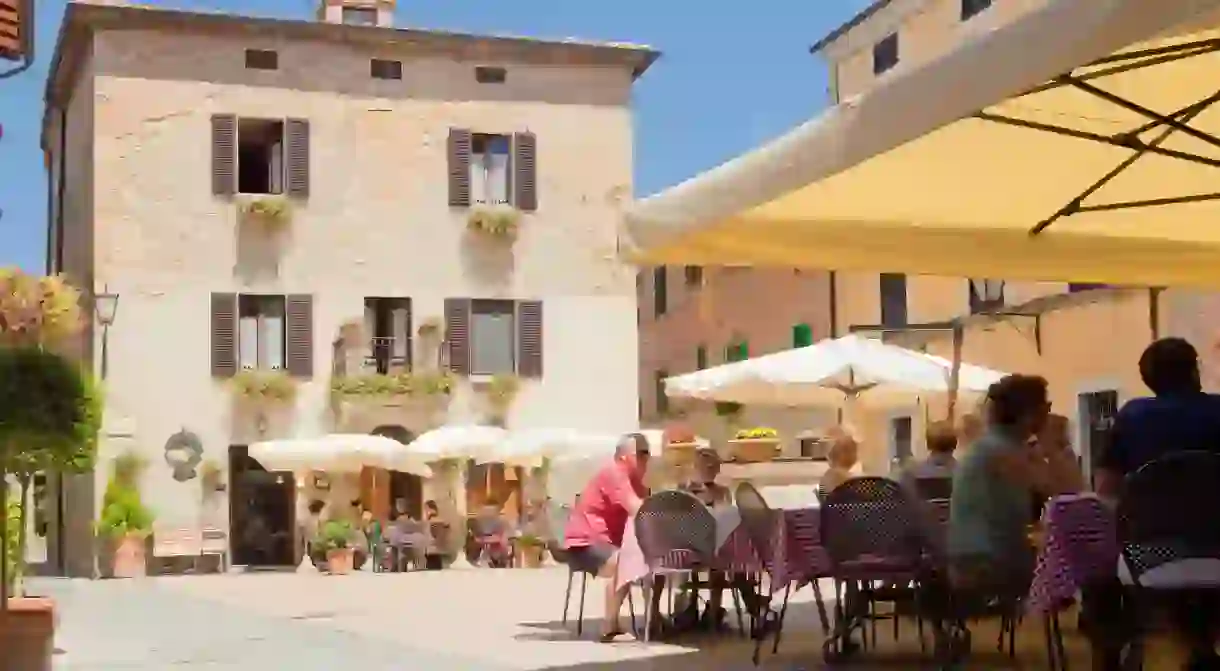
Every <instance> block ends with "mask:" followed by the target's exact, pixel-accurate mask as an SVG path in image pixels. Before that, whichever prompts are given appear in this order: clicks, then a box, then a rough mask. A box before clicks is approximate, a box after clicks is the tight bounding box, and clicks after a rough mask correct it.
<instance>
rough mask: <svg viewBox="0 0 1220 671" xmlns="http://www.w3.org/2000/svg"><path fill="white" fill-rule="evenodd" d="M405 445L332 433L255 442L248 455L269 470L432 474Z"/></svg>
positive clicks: (423, 475)
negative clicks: (373, 470)
mask: <svg viewBox="0 0 1220 671" xmlns="http://www.w3.org/2000/svg"><path fill="white" fill-rule="evenodd" d="M406 447H407V446H405V445H403V444H402V443H400V442H398V441H396V440H394V439H393V438H387V437H385V436H375V435H369V434H362V433H353V434H331V435H328V436H321V437H319V438H298V439H288V440H268V441H263V442H260V443H255V444H253V445H251V446H250V457H251V458H253V459H254V460H255V461H257V462H258V463H260V464H262V465H263V468H266V469H267V470H269V471H293V472H300V471H328V472H332V473H357V472H359V471H360V470H361V469H362V468H364V467H366V466H368V467H373V468H386V469H390V470H395V471H402V472H404V473H413V474H415V475H418V476H420V477H425V478H426V477H431V476H432V469H431V468H429V467H428V465H427V464H426V463H425V461H424V460H423V459H419V458H417V457H414V456H412V455H411V454H410V453H409V452H408V451H407V449H406Z"/></svg>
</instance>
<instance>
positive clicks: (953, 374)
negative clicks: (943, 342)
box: [948, 324, 966, 422]
mask: <svg viewBox="0 0 1220 671" xmlns="http://www.w3.org/2000/svg"><path fill="white" fill-rule="evenodd" d="M965 339H966V332H965V329H963V328H962V325H961V324H954V325H953V362H952V363H953V366H952V368H950V369H949V408H948V414H949V421H951V422H952V421H956V420H957V394H958V386H959V385H960V384H961V376H962V341H963V340H965Z"/></svg>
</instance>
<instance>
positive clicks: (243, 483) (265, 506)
mask: <svg viewBox="0 0 1220 671" xmlns="http://www.w3.org/2000/svg"><path fill="white" fill-rule="evenodd" d="M229 482H230V483H231V489H230V492H229V528H230V530H231V534H232V535H231V538H232V540H231V544H232V550H233V564H235V565H238V566H246V567H250V568H276V567H284V566H296V564H297V560H298V559H299V553H297V552H296V545H297V544H296V538H295V536H296V534H295V533H294V529H295V528H296V505H295V503H296V501H295V499H296V482H295V481H294V480H293V476H292V473H286V472H271V471H268V470H267V469H265V468H263V466H262V464H260V463H258V462H257V461H255V460H254V459H252V458H251V457H250V454H249V452H248V450H247V448H246V446H245V445H233V446H230V447H229Z"/></svg>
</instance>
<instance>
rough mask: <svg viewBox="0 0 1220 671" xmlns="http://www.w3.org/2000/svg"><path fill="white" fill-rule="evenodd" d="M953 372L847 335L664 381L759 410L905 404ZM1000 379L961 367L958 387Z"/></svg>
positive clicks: (936, 361)
mask: <svg viewBox="0 0 1220 671" xmlns="http://www.w3.org/2000/svg"><path fill="white" fill-rule="evenodd" d="M952 367H953V364H952V363H951V362H950V361H948V360H947V359H943V358H941V357H937V356H932V355H930V354H923V353H921V352H915V351H913V350H909V349H905V348H902V347H897V346H894V345H887V344H885V343H883V342H881V341H879V340H874V339H871V338H864V337H861V336H855V335H849V336H844V337H842V338H837V339H834V340H823V341H821V342H819V343H817V344H815V345H811V346H809V347H801V348H797V349H792V350H787V351H784V352H778V353H776V354H769V355H766V356H761V357H758V358H754V359H749V360H747V361H738V362H735V363H730V364H725V365H723V366H716V367H714V368H707V369H704V370H701V371H697V372H694V373H688V374H686V375H678V376H676V377H671V378H667V379H666V380H665V393H666V394H667V395H669V396H684V397H688V398H697V399H702V400H708V401H726V402H735V403H742V404H758V405H831V406H837V405H841V404H843V403H845V402H848V401H854V400H861V401H864V402H874V403H884V402H886V401H889V400H896V399H902V400H907V401H909V400H910V399H911V398H912V397H913V396H916V395H919V394H926V393H947V392H948V391H949V386H950V383H949V379H950V375H951V371H952ZM1003 376H1004V373H1001V372H998V371H994V370H990V369H988V368H982V367H979V366H972V365H969V364H962V366H961V371H960V377H959V389H960V390H961V391H965V392H983V391H986V390H987V387H989V386H990V385H991V384H992V383H994V382H996V381H997V380H999V379H1000V378H1001V377H1003Z"/></svg>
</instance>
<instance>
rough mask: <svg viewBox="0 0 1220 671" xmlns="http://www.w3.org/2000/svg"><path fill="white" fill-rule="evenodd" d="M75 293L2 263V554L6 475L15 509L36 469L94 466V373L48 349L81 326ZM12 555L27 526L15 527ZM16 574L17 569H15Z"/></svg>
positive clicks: (0, 604)
mask: <svg viewBox="0 0 1220 671" xmlns="http://www.w3.org/2000/svg"><path fill="white" fill-rule="evenodd" d="M81 324H82V320H81V309H80V293H79V292H78V291H77V290H76V289H74V288H72V287H71V286H70V285H68V284H67V283H66V282H64V280H63V279H62V278H60V277H57V276H52V277H36V276H33V275H27V274H25V273H23V272H21V271H20V270H16V269H0V503H3V504H4V505H0V557H7V556H8V551H9V547H10V544H9V543H8V536H9V534H8V529H7V527H8V519H9V517H10V515H9V513H8V510H9V507H8V505H7V502H8V500H9V491H8V476H9V475H13V476H15V477H16V478H17V481H18V483H19V484H20V495H21V497H20V499H19V500H18V506H19V511H21V512H24V506H25V503H26V500H27V498H28V493H29V486H30V483H31V482H32V481H33V477H34V474H35V473H36V472H38V471H42V470H46V471H59V472H64V471H67V472H74V471H81V470H87V469H89V468H91V467H92V464H93V458H94V454H95V453H96V448H97V432H98V429H99V428H100V425H101V397H100V393H99V391H98V389H97V388H96V387H95V386H94V384H93V380H92V377H91V376H90V375H89V374H87V373H85V372H84V371H82V370H81V368H80V367H79V366H78V365H77V364H76V363H74V362H72V361H70V360H68V359H67V358H65V357H63V356H61V355H59V354H56V353H55V352H53V351H52V350H50V349H48V348H50V347H54V346H55V345H57V344H59V343H61V342H63V341H64V340H66V339H67V338H69V337H71V336H72V335H74V334H76V333H77V332H78V331H79V330H80V327H81ZM16 536H17V543H16V545H17V547H16V548H15V549H16V553H17V561H18V563H20V562H21V561H22V560H23V559H24V557H25V547H24V544H25V527H24V524H21V525H20V526H18V527H17V534H16ZM6 564H7V562H3V561H0V610H2V609H5V608H7V607H8V588H9V583H10V580H9V578H8V573H9V571H8V568H7V566H6ZM17 572H20V571H19V569H18V570H17V571H15V573H17Z"/></svg>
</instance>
